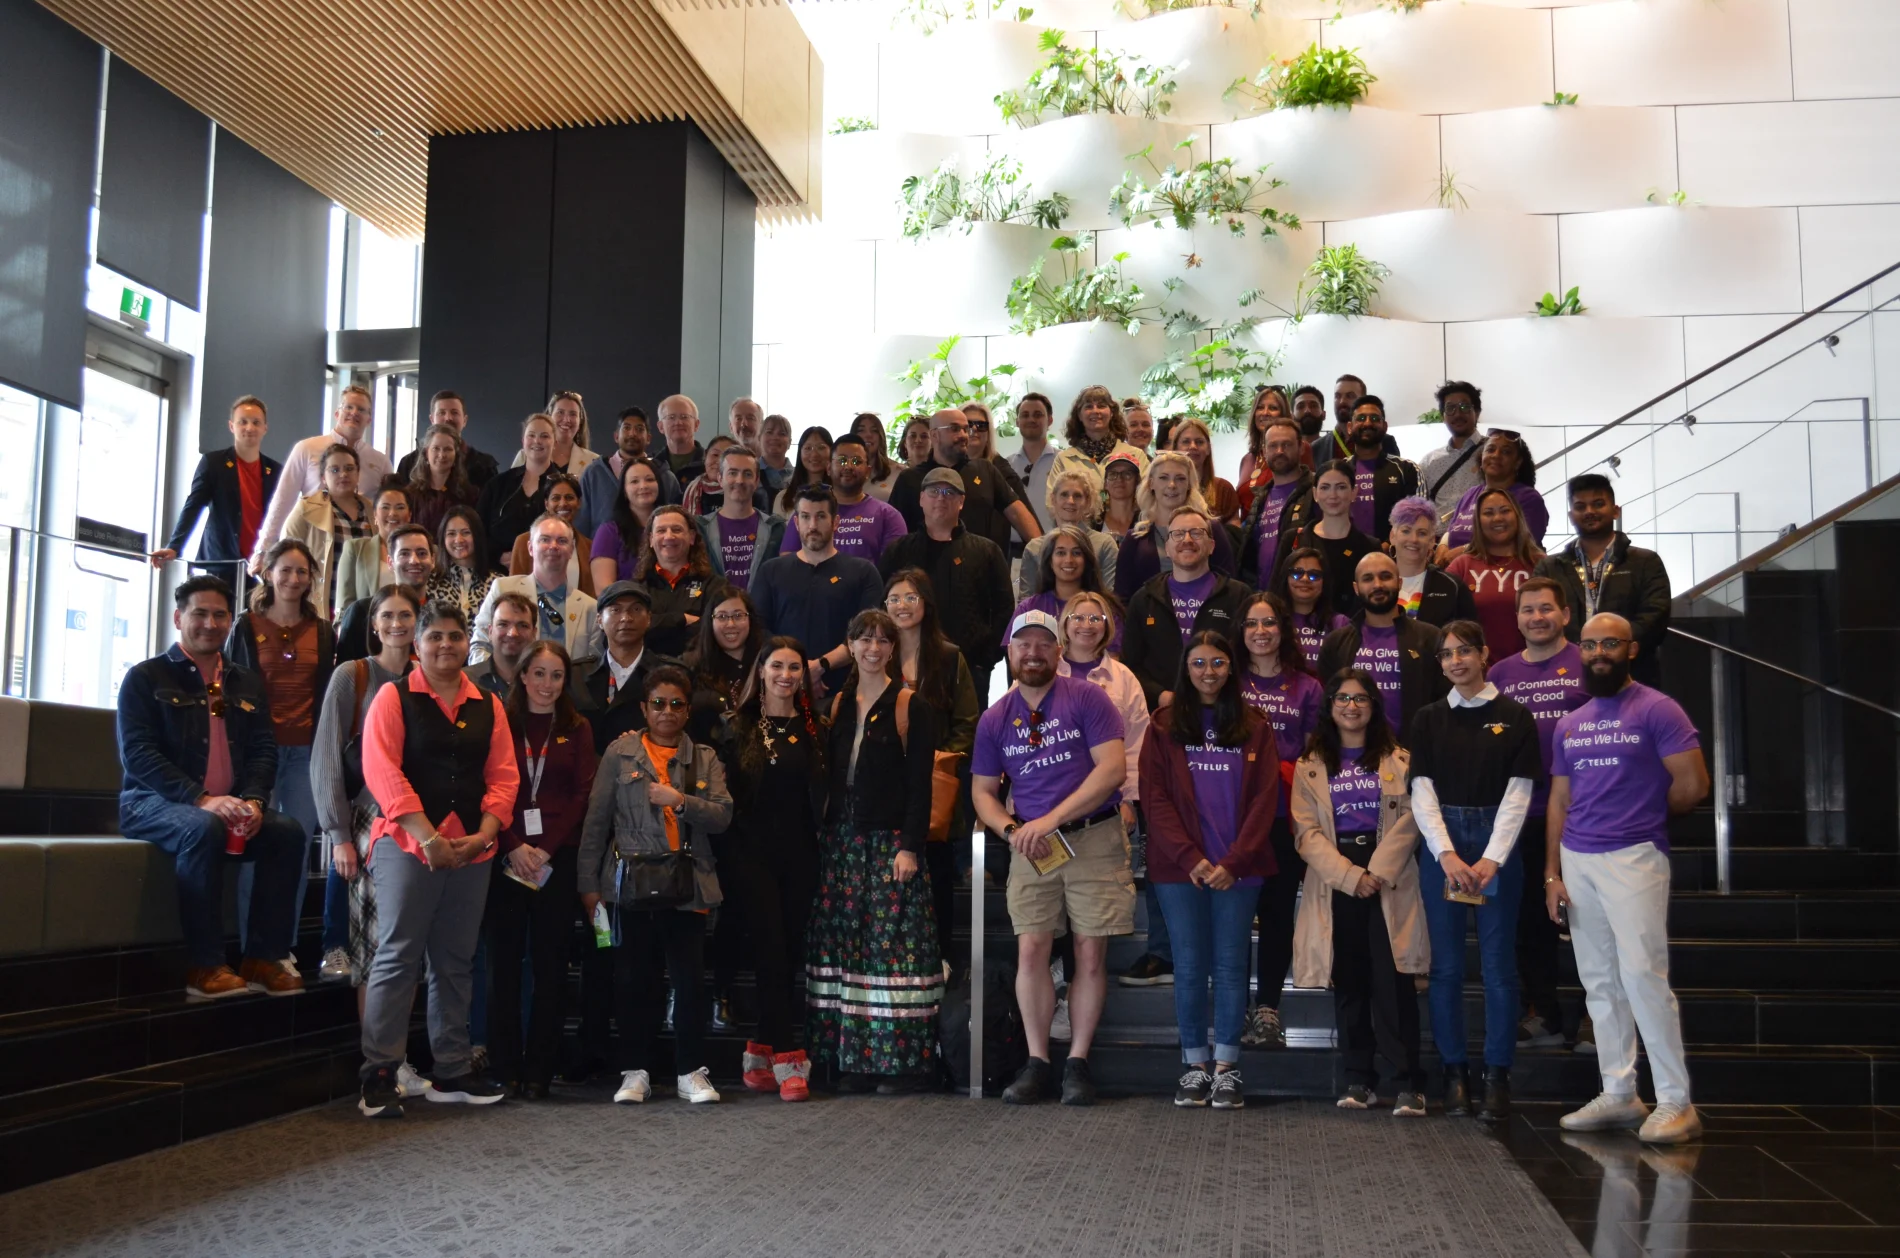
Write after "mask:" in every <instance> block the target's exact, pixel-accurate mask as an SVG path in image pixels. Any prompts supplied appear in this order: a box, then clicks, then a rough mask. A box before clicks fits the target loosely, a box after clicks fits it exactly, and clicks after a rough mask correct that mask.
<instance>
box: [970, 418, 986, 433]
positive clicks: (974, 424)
mask: <svg viewBox="0 0 1900 1258" xmlns="http://www.w3.org/2000/svg"><path fill="white" fill-rule="evenodd" d="M989 430H990V422H989V421H988V420H987V419H973V420H971V421H970V431H971V432H988V431H989Z"/></svg>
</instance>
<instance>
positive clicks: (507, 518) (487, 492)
mask: <svg viewBox="0 0 1900 1258" xmlns="http://www.w3.org/2000/svg"><path fill="white" fill-rule="evenodd" d="M527 474H528V469H527V468H525V467H511V468H507V469H505V470H503V471H501V472H499V473H497V474H496V476H495V479H494V480H491V481H489V482H488V484H486V485H484V486H483V487H482V496H481V499H480V500H479V501H478V502H477V503H476V504H475V511H476V513H477V514H478V515H480V516H481V517H482V531H483V532H484V533H486V534H488V566H489V567H490V568H492V569H493V570H494V571H496V572H506V571H508V557H509V556H510V555H511V554H513V553H514V549H515V539H516V538H517V537H520V536H521V535H522V534H523V533H525V532H527V531H528V529H529V527H530V526H532V525H533V524H534V522H535V521H536V520H537V519H539V518H540V516H541V513H542V512H543V511H546V510H547V509H548V476H547V473H545V472H544V473H542V475H541V482H540V484H539V485H537V486H536V487H535V491H534V492H533V493H532V494H523V493H522V492H521V484H522V481H523V480H524V479H525V478H526V477H527Z"/></svg>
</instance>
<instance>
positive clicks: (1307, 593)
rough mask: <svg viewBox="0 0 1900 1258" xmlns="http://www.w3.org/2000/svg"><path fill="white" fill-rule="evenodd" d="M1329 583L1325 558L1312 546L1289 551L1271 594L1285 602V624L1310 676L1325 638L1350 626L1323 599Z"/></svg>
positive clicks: (1329, 602) (1330, 602)
mask: <svg viewBox="0 0 1900 1258" xmlns="http://www.w3.org/2000/svg"><path fill="white" fill-rule="evenodd" d="M1331 580H1332V578H1331V577H1330V576H1329V575H1328V574H1327V572H1326V556H1325V555H1323V554H1321V553H1320V552H1319V551H1318V550H1315V549H1314V548H1313V547H1311V546H1300V547H1296V548H1295V549H1293V550H1290V551H1288V552H1287V556H1286V558H1285V559H1284V560H1283V561H1282V562H1281V564H1280V571H1279V573H1278V574H1276V575H1275V576H1274V578H1273V593H1275V594H1278V595H1279V596H1280V597H1281V598H1283V599H1285V600H1286V605H1287V611H1288V612H1289V614H1290V619H1289V621H1288V624H1289V625H1290V626H1291V629H1292V633H1293V637H1294V641H1295V642H1296V644H1297V645H1298V646H1299V648H1300V658H1301V659H1302V660H1304V661H1305V662H1306V671H1308V672H1309V673H1310V672H1312V671H1313V670H1314V668H1316V667H1317V666H1318V664H1319V649H1320V647H1321V646H1322V645H1323V644H1324V643H1325V641H1326V635H1327V634H1329V633H1331V632H1332V631H1333V630H1335V629H1339V628H1343V627H1344V626H1346V625H1347V624H1350V623H1351V622H1350V621H1348V620H1347V619H1346V618H1345V617H1344V616H1342V615H1340V614H1339V613H1338V612H1336V611H1334V610H1333V602H1332V600H1331V599H1330V598H1328V597H1327V596H1326V587H1327V586H1328V585H1329V584H1330V583H1331Z"/></svg>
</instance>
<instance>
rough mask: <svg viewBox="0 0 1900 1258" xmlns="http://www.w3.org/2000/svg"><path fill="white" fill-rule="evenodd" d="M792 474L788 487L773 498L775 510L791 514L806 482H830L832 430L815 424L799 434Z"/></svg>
mask: <svg viewBox="0 0 1900 1258" xmlns="http://www.w3.org/2000/svg"><path fill="white" fill-rule="evenodd" d="M792 463H793V467H792V478H791V479H790V480H788V481H786V482H785V488H784V489H782V490H780V491H779V495H778V497H776V498H774V499H773V500H772V514H773V515H782V516H784V517H785V518H786V519H788V520H789V519H791V518H792V508H793V507H794V506H796V505H797V503H798V491H799V490H801V489H803V488H804V487H805V486H807V485H826V484H829V483H830V482H831V434H830V433H829V432H827V431H826V430H825V429H823V428H820V427H819V426H818V425H816V424H813V425H812V426H811V427H810V428H807V429H806V430H805V431H804V432H801V433H799V434H798V454H797V456H796V457H795V458H794V459H793V460H792Z"/></svg>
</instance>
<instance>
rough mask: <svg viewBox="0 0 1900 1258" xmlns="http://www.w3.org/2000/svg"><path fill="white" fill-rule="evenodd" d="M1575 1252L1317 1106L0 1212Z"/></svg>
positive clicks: (192, 1240) (746, 1235)
mask: <svg viewBox="0 0 1900 1258" xmlns="http://www.w3.org/2000/svg"><path fill="white" fill-rule="evenodd" d="M604 1096H605V1094H604V1093H603V1094H602V1096H601V1100H602V1101H604ZM1582 1252H1583V1251H1582V1250H1581V1249H1580V1248H1579V1247H1578V1245H1577V1242H1576V1240H1575V1239H1574V1238H1573V1237H1572V1236H1571V1234H1570V1231H1569V1229H1568V1228H1566V1227H1565V1226H1564V1224H1563V1223H1562V1222H1561V1221H1560V1220H1559V1219H1558V1216H1557V1214H1556V1213H1555V1212H1554V1211H1553V1210H1552V1208H1551V1207H1550V1205H1549V1204H1548V1202H1546V1201H1545V1199H1544V1197H1543V1195H1542V1194H1540V1193H1539V1192H1538V1191H1537V1189H1536V1188H1535V1187H1534V1186H1533V1185H1532V1183H1531V1182H1530V1180H1529V1179H1527V1178H1526V1177H1525V1176H1524V1174H1523V1173H1522V1172H1521V1171H1519V1170H1518V1169H1517V1168H1516V1167H1515V1166H1513V1165H1512V1163H1511V1159H1510V1157H1509V1155H1508V1154H1507V1153H1506V1152H1505V1150H1504V1149H1503V1148H1502V1147H1501V1146H1499V1145H1498V1144H1497V1143H1496V1142H1494V1141H1493V1140H1491V1139H1490V1138H1488V1137H1487V1136H1485V1135H1484V1134H1483V1133H1482V1132H1481V1131H1480V1130H1479V1128H1478V1127H1477V1126H1476V1125H1475V1124H1473V1123H1471V1122H1468V1121H1450V1120H1446V1119H1443V1118H1438V1117H1432V1118H1429V1119H1426V1120H1423V1121H1419V1120H1401V1119H1394V1118H1392V1117H1390V1116H1389V1115H1387V1114H1385V1113H1383V1112H1372V1113H1363V1114H1349V1113H1341V1112H1340V1111H1337V1110H1335V1109H1333V1108H1332V1107H1331V1106H1330V1105H1326V1104H1323V1103H1313V1102H1286V1103H1281V1104H1264V1103H1261V1104H1255V1105H1252V1106H1250V1107H1249V1108H1248V1109H1247V1110H1246V1111H1244V1112H1242V1113H1237V1114H1235V1113H1216V1112H1213V1111H1180V1110H1176V1109H1174V1108H1173V1107H1172V1106H1170V1105H1169V1104H1168V1103H1167V1101H1166V1100H1165V1099H1161V1098H1153V1097H1142V1098H1137V1099H1131V1100H1117V1101H1108V1102H1104V1103H1103V1104H1101V1105H1100V1106H1098V1107H1096V1108H1095V1109H1092V1110H1064V1109H1061V1108H1060V1107H1058V1106H1055V1105H1047V1106H1043V1107H1041V1108H1039V1109H1035V1110H1018V1109H1009V1108H1005V1107H1004V1106H1003V1105H1001V1104H1000V1103H998V1102H995V1101H984V1102H973V1101H969V1100H966V1099H961V1098H955V1097H948V1096H928V1097H905V1098H882V1097H850V1098H836V1099H827V1098H819V1099H816V1100H814V1101H813V1102H812V1103H810V1104H806V1105H783V1104H780V1103H779V1102H778V1101H776V1100H775V1099H760V1098H754V1097H743V1096H742V1097H737V1098H735V1097H733V1096H732V1095H731V1093H728V1101H727V1103H726V1104H723V1105H718V1106H696V1107H689V1106H686V1105H683V1104H680V1103H679V1102H677V1101H675V1100H672V1099H671V1098H666V1099H659V1098H656V1099H655V1100H653V1101H651V1102H649V1103H648V1104H647V1105H646V1106H645V1107H644V1108H635V1107H631V1106H628V1107H620V1106H612V1105H608V1104H604V1103H598V1102H596V1101H594V1100H592V1099H591V1098H590V1099H582V1098H579V1097H574V1098H572V1099H567V1100H562V1099H561V1098H558V1097H557V1098H556V1100H554V1101H552V1102H548V1103H543V1104H539V1105H526V1104H519V1103H512V1104H503V1105H501V1106H497V1107H495V1108H493V1109H487V1110H473V1109H468V1108H464V1107H460V1106H445V1105H419V1106H418V1105H412V1106H411V1113H410V1116H409V1117H407V1118H404V1119H403V1120H402V1121H400V1122H393V1123H372V1122H369V1121H367V1120H365V1119H362V1118H360V1117H359V1116H358V1115H357V1114H356V1112H355V1110H354V1108H351V1107H349V1106H345V1105H342V1104H338V1105H333V1106H330V1107H328V1108H325V1109H320V1110H314V1111H308V1112H305V1113H302V1114H298V1115H295V1116H293V1117H290V1118H287V1119H281V1120H278V1121H275V1122H269V1123H264V1124H260V1125H258V1126H255V1127H250V1128H246V1129H244V1130H241V1131H236V1132H231V1133H228V1134H225V1135H221V1136H214V1137H211V1138H209V1139H205V1140H199V1141H196V1142H193V1143H191V1144H187V1145H183V1146H180V1147H178V1148H174V1149H169V1150H166V1151H163V1152H160V1153H155V1154H151V1155H149V1156H146V1157H143V1158H138V1159H135V1160H133V1161H130V1162H122V1163H118V1164H116V1165H113V1166H109V1167H105V1168H103V1169H100V1170H97V1171H92V1172H88V1173H86V1174H83V1175H77V1176H73V1177H71V1178H68V1179H64V1180H59V1181H55V1182H53V1183H49V1184H43V1185H40V1186H38V1187H35V1188H29V1189H26V1190H24V1191H21V1192H18V1193H15V1194H12V1195H11V1196H8V1197H4V1198H0V1253H4V1254H16V1253H17V1254H28V1253H30V1254H35V1255H49V1254H60V1255H67V1254H75V1255H76V1254H87V1255H91V1254H101V1255H103V1254H115V1255H124V1254H138V1255H179V1256H181V1258H183V1256H186V1255H189V1256H191V1258H202V1256H205V1255H231V1256H232V1258H240V1256H241V1258H265V1256H266V1255H280V1254H281V1255H299V1256H300V1258H301V1256H303V1255H339V1256H341V1255H352V1256H354V1255H364V1256H366V1258H383V1256H388V1258H408V1256H409V1255H469V1256H478V1255H479V1256H487V1255H517V1254H519V1255H530V1254H532V1255H542V1254H572V1255H577V1256H579V1258H606V1256H607V1255H621V1254H637V1255H707V1256H712V1255H727V1254H763V1255H774V1256H778V1255H825V1256H827V1258H845V1256H847V1255H867V1256H870V1255H876V1256H877V1258H925V1256H927V1255H928V1256H936V1255H964V1254H969V1255H1005V1254H1010V1255H1013V1254H1021V1255H1032V1254H1033V1255H1038V1256H1039V1258H1040V1256H1042V1255H1088V1256H1089V1258H1109V1256H1118V1255H1164V1254H1166V1255H1176V1254H1179V1255H1194V1256H1196V1258H1204V1256H1207V1255H1216V1254H1221V1255H1286V1256H1288V1258H1293V1256H1295V1255H1297V1256H1299V1258H1312V1256H1314V1255H1342V1256H1344V1255H1352V1256H1355V1258H1362V1256H1365V1255H1377V1256H1378V1258H1401V1256H1406V1258H1409V1256H1411V1255H1456V1256H1457V1258H1482V1256H1484V1255H1497V1256H1498V1258H1505V1256H1507V1255H1508V1256H1509V1258H1544V1256H1546V1255H1578V1254H1581V1253H1582Z"/></svg>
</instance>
